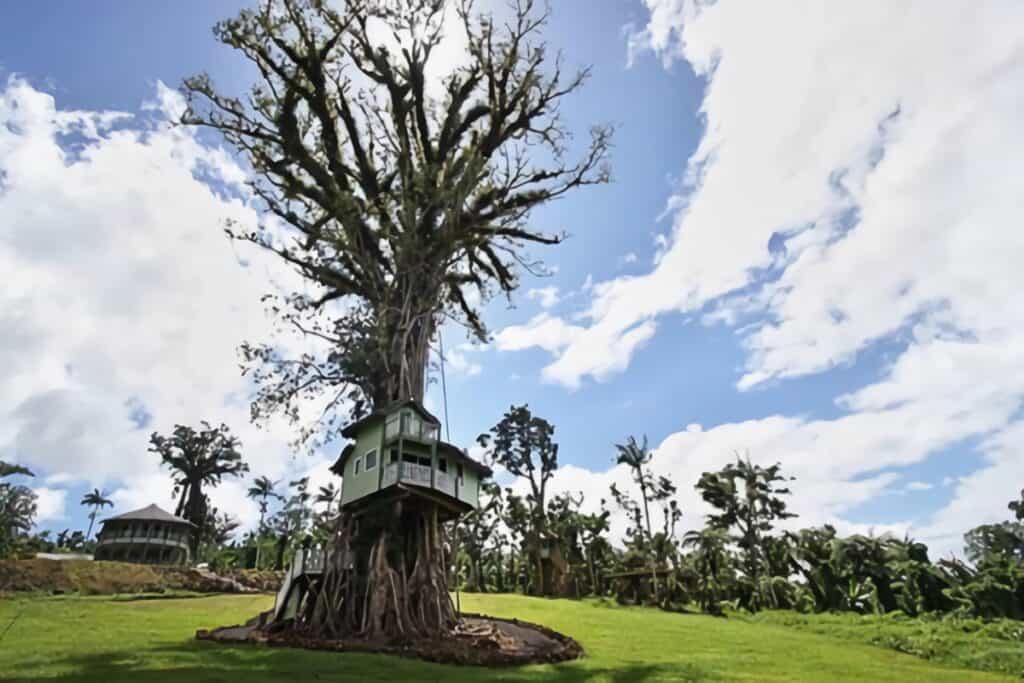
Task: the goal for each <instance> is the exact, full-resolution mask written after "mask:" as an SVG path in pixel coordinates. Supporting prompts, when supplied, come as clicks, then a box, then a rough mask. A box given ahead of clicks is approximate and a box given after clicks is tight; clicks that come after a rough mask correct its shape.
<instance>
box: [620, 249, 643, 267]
mask: <svg viewBox="0 0 1024 683" xmlns="http://www.w3.org/2000/svg"><path fill="white" fill-rule="evenodd" d="M638 259H639V257H638V256H637V255H636V253H635V252H632V251H631V252H629V253H627V254H626V255H625V256H623V257H622V264H623V265H629V264H630V263H636V262H637V260H638Z"/></svg>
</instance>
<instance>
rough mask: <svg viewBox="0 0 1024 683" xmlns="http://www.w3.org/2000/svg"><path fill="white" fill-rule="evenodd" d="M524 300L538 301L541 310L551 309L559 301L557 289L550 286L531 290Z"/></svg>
mask: <svg viewBox="0 0 1024 683" xmlns="http://www.w3.org/2000/svg"><path fill="white" fill-rule="evenodd" d="M526 298H527V299H530V300H531V301H533V300H537V301H539V302H540V306H541V308H551V307H552V306H554V305H555V304H557V303H558V301H559V296H558V287H555V286H553V285H552V286H549V287H540V288H538V289H531V290H529V291H528V292H527V293H526Z"/></svg>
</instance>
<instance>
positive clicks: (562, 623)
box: [0, 595, 1015, 683]
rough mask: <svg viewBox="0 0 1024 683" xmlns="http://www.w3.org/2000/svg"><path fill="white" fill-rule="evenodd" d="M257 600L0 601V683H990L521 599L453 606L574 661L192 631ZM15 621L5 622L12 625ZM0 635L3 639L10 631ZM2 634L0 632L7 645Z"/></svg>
mask: <svg viewBox="0 0 1024 683" xmlns="http://www.w3.org/2000/svg"><path fill="white" fill-rule="evenodd" d="M272 600H273V598H272V597H269V596H265V595H259V596H252V595H236V596H208V597H198V598H192V599H169V600H138V601H134V600H125V599H117V598H109V597H102V598H100V597H92V598H77V597H67V598H64V597H58V598H34V599H29V598H16V599H10V598H9V599H5V600H3V601H0V638H2V640H0V679H3V680H21V681H33V680H48V679H55V678H59V679H60V680H61V681H62V682H65V683H84V682H86V681H95V682H97V683H105V682H106V681H133V682H138V683H198V682H200V681H202V682H204V683H209V682H215V681H225V682H226V681H245V683H259V682H262V681H282V680H286V681H288V682H289V683H299V682H302V681H445V683H462V682H468V681H510V682H515V683H528V682H536V683H543V682H550V683H583V682H588V683H589V682H591V681H593V682H595V683H596V682H599V681H607V682H608V683H626V682H631V681H824V680H829V681H1000V680H1015V679H1013V678H1009V677H1002V676H1000V675H997V674H990V673H981V672H972V671H967V670H964V669H957V668H954V667H952V666H949V665H946V664H941V663H937V662H931V661H925V660H923V659H919V658H916V657H912V656H910V655H905V654H900V653H898V652H894V651H892V650H887V649H883V648H880V647H873V646H871V645H867V644H861V643H858V642H853V639H848V640H841V639H839V638H836V637H832V636H830V635H824V634H820V633H812V632H808V631H805V630H802V629H800V628H793V627H791V626H787V625H780V624H773V623H763V622H758V621H752V620H749V619H740V618H731V619H715V618H712V617H706V616H699V615H679V614H666V613H663V612H658V611H654V610H650V609H644V608H618V607H607V606H603V605H600V604H597V603H594V602H573V601H568V600H542V599H535V598H524V597H519V596H510V595H500V596H489V595H488V596H480V595H469V596H466V595H464V596H462V608H463V609H464V610H466V611H478V612H486V613H490V614H495V615H499V616H515V617H519V618H522V619H525V620H528V621H533V622H538V623H543V624H545V625H548V626H550V627H552V628H555V629H558V630H560V631H563V632H565V633H568V634H570V635H572V636H574V637H575V638H577V639H578V640H579V641H580V642H581V643H582V644H583V646H584V647H585V648H586V650H587V656H586V657H585V658H584V659H582V660H579V661H576V662H571V663H568V664H560V665H556V666H535V667H526V668H520V669H503V670H493V669H490V670H489V669H475V668H459V667H445V666H441V665H436V664H427V663H423V662H418V661H414V660H407V659H399V658H393V657H386V656H381V655H360V654H334V653H323V652H306V651H293V650H283V649H271V648H265V647H256V646H237V647H226V646H223V645H218V644H214V643H205V642H197V641H195V640H193V639H192V637H191V636H192V634H193V633H194V632H195V630H196V629H197V628H204V627H211V626H218V625H224V624H230V623H239V622H241V621H244V620H245V619H247V618H248V617H250V616H252V615H254V614H255V613H256V612H257V611H259V610H262V609H266V608H268V607H269V606H270V604H271V602H272ZM12 620H13V623H12ZM8 626H9V628H8ZM4 629H8V630H7V632H6V635H2V634H4Z"/></svg>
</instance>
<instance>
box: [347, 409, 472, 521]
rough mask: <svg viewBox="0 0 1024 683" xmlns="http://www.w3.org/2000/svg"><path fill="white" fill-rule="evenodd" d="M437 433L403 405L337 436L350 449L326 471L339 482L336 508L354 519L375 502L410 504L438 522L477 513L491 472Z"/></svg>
mask: <svg viewBox="0 0 1024 683" xmlns="http://www.w3.org/2000/svg"><path fill="white" fill-rule="evenodd" d="M440 429H441V423H440V422H439V421H438V419H437V418H436V417H434V416H433V415H431V414H430V413H429V412H428V411H427V410H426V409H425V408H424V407H423V406H421V405H420V404H419V403H417V402H416V401H413V400H406V401H401V402H399V403H395V404H393V405H391V406H389V407H388V408H386V409H384V410H378V411H376V412H374V413H372V414H370V415H368V416H367V417H364V418H363V419H361V420H359V421H357V422H354V423H352V424H351V425H349V426H348V427H346V428H345V429H344V430H342V432H341V433H342V435H343V436H345V437H346V438H348V439H350V440H351V441H352V443H350V444H348V445H347V446H345V448H344V450H342V452H341V457H339V458H338V460H337V462H335V463H334V465H333V466H332V467H331V471H332V472H334V473H335V474H338V475H340V476H341V477H342V484H341V508H342V509H343V510H345V511H347V512H350V513H353V514H356V515H357V516H358V514H359V512H360V511H362V510H364V509H367V508H370V507H372V506H374V505H375V504H376V503H378V502H383V501H385V500H386V501H391V500H394V499H396V498H413V499H419V500H420V501H422V502H424V503H428V504H430V503H433V504H435V505H436V506H437V508H438V512H439V515H440V517H441V521H446V520H450V519H454V518H456V517H458V516H460V515H462V514H463V513H465V512H469V511H470V510H474V509H476V508H477V507H478V506H479V496H480V482H481V480H483V479H485V478H486V477H489V476H490V475H491V470H490V468H488V467H486V466H484V465H482V464H480V463H478V462H476V461H475V460H473V459H472V458H470V457H469V455H467V454H466V452H465V451H463V450H462V449H460V448H458V447H456V446H453V445H452V444H450V443H446V442H444V441H441V439H440V438H439V434H440ZM410 502H413V501H410Z"/></svg>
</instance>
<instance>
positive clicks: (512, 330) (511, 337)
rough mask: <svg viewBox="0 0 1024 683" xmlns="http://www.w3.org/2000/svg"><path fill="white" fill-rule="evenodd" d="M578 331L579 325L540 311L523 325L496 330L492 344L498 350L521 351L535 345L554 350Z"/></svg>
mask: <svg viewBox="0 0 1024 683" xmlns="http://www.w3.org/2000/svg"><path fill="white" fill-rule="evenodd" d="M580 332H582V328H580V327H576V326H575V325H568V324H566V323H565V321H563V320H562V319H561V318H556V317H553V316H551V315H549V314H548V313H540V314H538V315H535V316H534V317H533V318H531V319H530V320H529V321H528V322H527V323H526V324H524V325H511V326H509V327H506V328H505V329H503V330H501V331H500V332H498V334H497V335H495V338H494V344H495V346H496V347H497V348H498V350H499V351H522V350H524V349H529V348H532V347H534V346H537V347H540V348H542V349H544V350H545V351H551V352H555V351H558V350H559V349H563V348H565V347H566V346H568V345H569V344H570V343H571V342H572V340H573V339H575V337H576V335H578V334H579V333H580Z"/></svg>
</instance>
